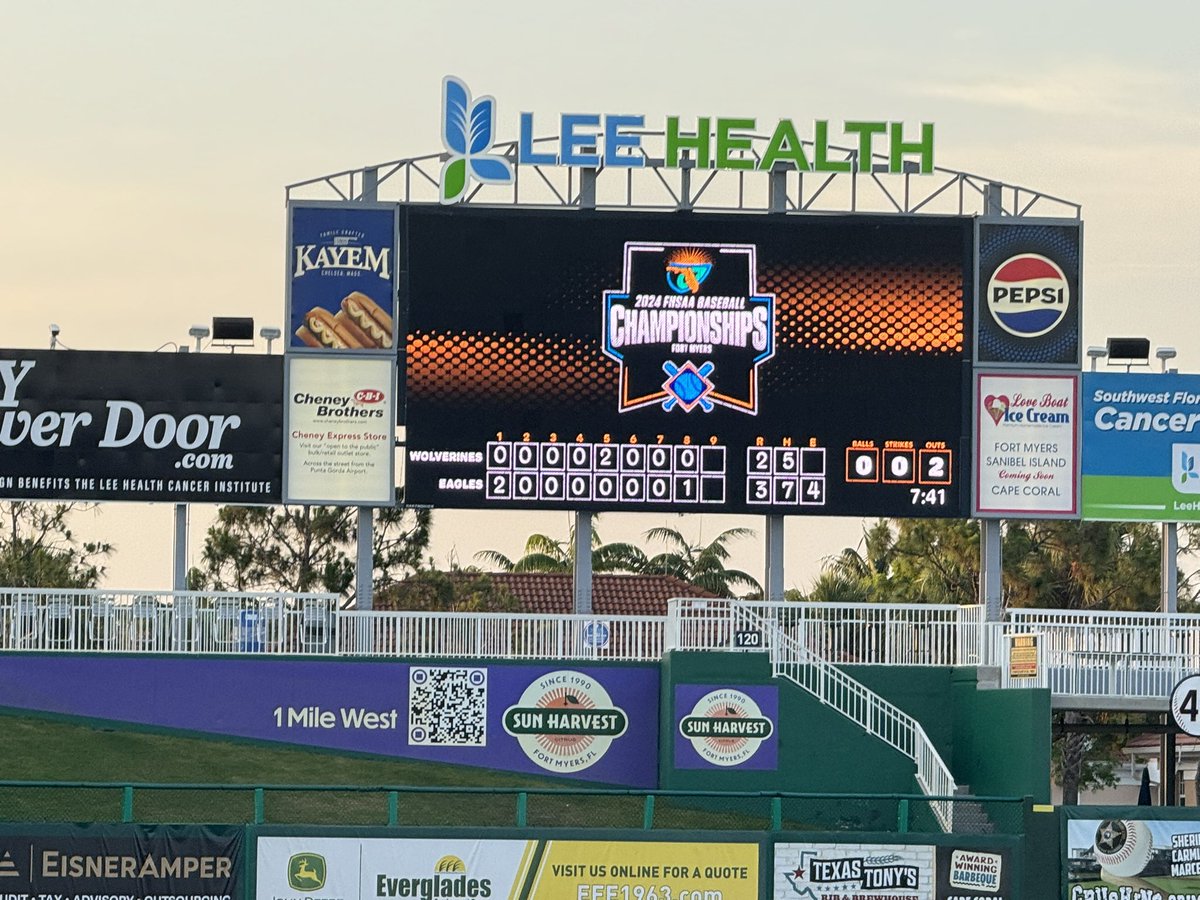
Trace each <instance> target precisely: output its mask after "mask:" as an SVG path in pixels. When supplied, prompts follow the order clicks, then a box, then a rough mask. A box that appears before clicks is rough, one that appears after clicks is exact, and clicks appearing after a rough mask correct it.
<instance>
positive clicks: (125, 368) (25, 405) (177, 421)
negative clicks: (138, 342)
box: [0, 350, 283, 504]
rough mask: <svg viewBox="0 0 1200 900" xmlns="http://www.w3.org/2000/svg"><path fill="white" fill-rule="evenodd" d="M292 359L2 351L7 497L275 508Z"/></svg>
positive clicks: (1, 466) (2, 460) (0, 488)
mask: <svg viewBox="0 0 1200 900" xmlns="http://www.w3.org/2000/svg"><path fill="white" fill-rule="evenodd" d="M282 393H283V361H282V359H281V358H280V357H268V356H249V355H228V356H215V355H210V356H200V355H193V354H190V353H188V354H184V353H116V352H88V351H74V350H72V351H49V350H41V351H38V350H0V499H9V500H67V499H70V500H137V501H169V502H174V503H234V504H270V503H278V502H279V499H280V493H281V492H280V481H281V479H280V466H281V462H280V460H281V456H280V447H281V444H282V421H283V413H282V404H281V403H280V399H279V398H280V396H281V395H282Z"/></svg>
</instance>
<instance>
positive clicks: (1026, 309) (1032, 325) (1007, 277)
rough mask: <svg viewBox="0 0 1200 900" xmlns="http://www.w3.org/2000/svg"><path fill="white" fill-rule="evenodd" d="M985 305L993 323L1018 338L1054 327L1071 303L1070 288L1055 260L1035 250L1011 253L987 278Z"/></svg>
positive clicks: (1041, 332) (1033, 336) (1032, 335)
mask: <svg viewBox="0 0 1200 900" xmlns="http://www.w3.org/2000/svg"><path fill="white" fill-rule="evenodd" d="M987 305H988V310H989V311H990V312H991V314H992V318H993V319H994V320H995V322H996V324H997V325H999V326H1000V327H1001V328H1003V329H1004V330H1005V331H1007V332H1008V333H1009V334H1011V335H1014V336H1016V337H1019V338H1035V337H1041V336H1042V335H1043V334H1048V333H1049V332H1051V331H1053V330H1054V328H1055V327H1056V326H1057V325H1058V323H1059V322H1061V321H1062V320H1063V317H1064V316H1066V314H1067V310H1068V309H1069V308H1070V306H1071V288H1070V286H1069V285H1068V284H1067V276H1066V275H1065V274H1063V270H1062V269H1061V268H1060V267H1059V265H1058V263H1056V262H1054V260H1052V259H1048V258H1047V257H1045V256H1041V255H1040V254H1037V253H1021V254H1019V255H1017V256H1012V257H1009V258H1008V259H1006V260H1005V261H1004V262H1002V263H1001V264H1000V265H999V266H997V267H996V270H995V271H994V272H993V273H992V277H991V278H990V279H988V287H987Z"/></svg>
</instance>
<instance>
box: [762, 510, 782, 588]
mask: <svg viewBox="0 0 1200 900" xmlns="http://www.w3.org/2000/svg"><path fill="white" fill-rule="evenodd" d="M763 599H764V600H767V601H769V602H772V603H774V602H781V601H782V600H783V516H767V561H766V570H765V571H764V573H763Z"/></svg>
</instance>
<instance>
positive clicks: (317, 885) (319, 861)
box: [288, 853, 325, 891]
mask: <svg viewBox="0 0 1200 900" xmlns="http://www.w3.org/2000/svg"><path fill="white" fill-rule="evenodd" d="M288 886H289V887H290V888H291V889H292V890H294V891H319V890H320V889H321V888H323V887H325V857H323V856H321V855H320V854H319V853H297V854H296V855H295V856H293V857H292V858H291V859H289V860H288Z"/></svg>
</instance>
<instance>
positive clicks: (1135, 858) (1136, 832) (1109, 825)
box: [1096, 819, 1152, 878]
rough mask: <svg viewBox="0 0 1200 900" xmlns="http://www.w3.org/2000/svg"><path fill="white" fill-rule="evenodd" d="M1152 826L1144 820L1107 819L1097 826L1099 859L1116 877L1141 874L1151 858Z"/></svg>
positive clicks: (1109, 873) (1108, 872) (1105, 868)
mask: <svg viewBox="0 0 1200 900" xmlns="http://www.w3.org/2000/svg"><path fill="white" fill-rule="evenodd" d="M1151 850H1152V844H1151V837H1150V828H1149V826H1147V825H1146V823H1145V822H1139V821H1130V820H1118V819H1105V820H1104V821H1103V822H1101V823H1100V827H1098V828H1097V829H1096V861H1097V862H1098V863H1100V866H1101V868H1102V870H1103V871H1104V872H1105V873H1106V874H1108V875H1111V876H1113V877H1115V878H1131V877H1133V876H1134V875H1141V874H1142V871H1143V870H1144V869H1145V868H1146V863H1148V862H1150V853H1151Z"/></svg>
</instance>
